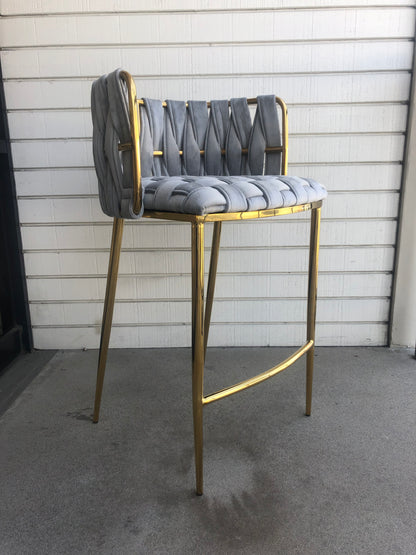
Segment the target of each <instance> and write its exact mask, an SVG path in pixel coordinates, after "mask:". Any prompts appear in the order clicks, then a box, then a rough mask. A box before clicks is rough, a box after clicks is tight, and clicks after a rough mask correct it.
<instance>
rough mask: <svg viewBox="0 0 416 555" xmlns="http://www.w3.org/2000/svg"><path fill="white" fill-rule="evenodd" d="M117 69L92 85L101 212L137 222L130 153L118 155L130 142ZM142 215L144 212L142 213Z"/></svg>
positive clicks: (124, 93) (125, 97)
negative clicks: (122, 144)
mask: <svg viewBox="0 0 416 555" xmlns="http://www.w3.org/2000/svg"><path fill="white" fill-rule="evenodd" d="M120 72H121V70H120V69H117V70H116V71H113V72H112V73H110V74H108V75H104V76H102V77H100V79H98V80H97V81H95V82H94V83H93V85H92V90H91V111H92V122H93V154H94V163H95V169H96V172H97V177H98V187H99V196H100V203H101V208H102V209H103V212H104V213H105V214H107V215H108V216H112V217H116V218H130V219H131V218H139V217H140V216H141V214H142V213H140V214H135V213H134V210H133V199H134V191H133V159H132V152H131V151H124V152H122V153H120V152H119V151H118V145H119V143H120V142H121V143H126V142H130V141H131V133H130V122H129V109H128V95H127V90H126V87H125V84H124V81H123V80H122V79H121V77H120ZM142 211H143V210H142Z"/></svg>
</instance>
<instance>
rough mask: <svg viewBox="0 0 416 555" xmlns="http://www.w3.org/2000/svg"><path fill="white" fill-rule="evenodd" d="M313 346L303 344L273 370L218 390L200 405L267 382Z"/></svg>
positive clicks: (311, 343) (308, 343)
mask: <svg viewBox="0 0 416 555" xmlns="http://www.w3.org/2000/svg"><path fill="white" fill-rule="evenodd" d="M313 344H314V341H313V339H311V340H310V341H308V342H307V343H305V345H303V346H302V347H301V348H300V349H298V350H297V351H296V352H295V353H293V355H291V356H290V357H289V358H287V359H286V360H284V361H283V362H281V363H280V364H278V365H277V366H273V368H270V370H266V371H265V372H262V373H261V374H257V376H254V378H249V379H248V380H244V381H242V382H240V383H237V384H235V385H232V386H230V387H225V388H224V389H220V390H219V391H216V392H215V393H212V394H211V395H208V396H207V397H203V399H202V404H203V405H208V404H209V403H213V402H214V401H218V400H219V399H222V398H223V397H228V396H229V395H233V394H234V393H237V392H238V391H242V390H243V389H247V388H248V387H252V386H253V385H256V384H258V383H260V382H264V380H268V379H269V378H271V377H272V376H274V375H275V374H278V373H279V372H282V371H283V370H286V368H288V367H289V366H291V365H292V364H293V363H294V362H296V361H297V360H298V359H299V358H300V357H301V356H302V355H304V354H305V353H307V352H308V351H309V349H311V348H312V347H313Z"/></svg>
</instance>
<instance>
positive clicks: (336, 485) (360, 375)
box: [0, 348, 416, 555]
mask: <svg viewBox="0 0 416 555" xmlns="http://www.w3.org/2000/svg"><path fill="white" fill-rule="evenodd" d="M289 352H290V349H289V350H288V349H280V348H279V349H277V348H270V349H263V348H260V349H252V348H241V349H240V348H239V349H210V350H209V354H208V358H207V369H206V390H207V391H209V390H212V389H217V388H219V387H222V386H224V385H228V384H230V383H232V382H234V381H238V380H240V379H242V378H243V377H245V376H248V375H250V374H252V373H253V371H257V370H259V371H260V370H263V369H264V368H265V367H268V366H272V365H273V364H275V363H276V362H278V361H279V360H281V359H283V358H284V357H285V356H286V355H287V354H288V353H289ZM96 360H97V352H96V351H87V352H82V351H66V352H58V353H57V354H56V355H55V356H54V357H53V358H52V360H51V361H50V362H49V363H48V364H46V366H45V368H44V369H43V371H42V372H41V373H40V374H39V375H38V376H37V378H35V380H34V381H33V382H32V383H31V384H30V385H29V387H28V388H27V389H26V390H25V391H24V392H23V393H22V394H21V395H20V397H19V398H18V399H17V401H16V402H15V403H14V404H13V406H12V407H11V408H10V409H9V410H8V411H7V412H6V413H5V414H4V415H3V416H2V418H1V419H0V445H1V451H0V468H1V473H0V476H1V477H0V480H1V503H0V553H1V554H2V555H3V554H4V555H9V554H10V555H14V554H19V555H21V554H26V553H27V554H29V553H30V554H47V553H51V554H52V553H53V554H61V553H62V554H72V553H99V554H110V553H117V554H118V553H120V554H130V553H139V554H141V553H145V554H147V553H157V554H164V553H166V554H176V553H177V554H188V553H192V554H193V553H204V554H217V553H221V554H223V553H226V554H234V553H242V554H269V553H270V554H271V553H273V554H275V553H283V554H297V553H299V554H333V553H343V554H344V553H347V554H354V553H364V554H372V553H374V554H377V555H383V554H392V553H404V554H413V553H416V525H415V515H416V464H415V463H416V451H415V446H416V441H415V439H416V426H415V423H416V361H415V360H414V358H413V357H412V355H411V353H410V352H408V351H391V350H388V349H385V348H360V349H356V348H321V349H318V350H317V356H316V376H315V387H314V402H313V412H312V416H311V417H310V418H307V417H305V416H304V415H303V411H304V384H305V380H304V361H300V362H298V363H297V364H296V366H294V367H293V368H291V369H289V370H287V371H286V372H284V373H283V374H281V375H279V376H276V377H275V378H273V379H272V380H269V381H268V382H265V383H263V384H261V385H259V386H257V387H256V388H252V389H250V390H248V391H245V392H243V393H240V394H239V395H237V396H234V397H231V398H229V399H226V400H223V401H220V402H218V403H215V404H213V405H210V406H208V407H206V410H205V495H204V496H203V497H196V496H195V495H194V493H193V488H194V471H193V437H192V418H191V382H190V375H191V373H190V351H189V350H188V349H165V350H156V349H144V350H132V349H126V350H113V351H111V352H110V355H109V362H108V367H107V376H106V381H105V388H104V395H103V404H102V412H101V419H100V422H99V424H97V425H93V424H92V423H91V419H90V415H91V412H92V402H93V395H94V386H95V383H94V382H95V366H96Z"/></svg>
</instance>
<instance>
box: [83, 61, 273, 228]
mask: <svg viewBox="0 0 416 555" xmlns="http://www.w3.org/2000/svg"><path fill="white" fill-rule="evenodd" d="M120 72H121V70H120V69H118V70H115V71H113V72H112V73H110V74H108V75H103V76H102V77H100V79H98V80H97V81H95V82H94V83H93V86H92V93H91V110H92V120H93V152H94V162H95V167H96V172H97V177H98V182H99V194H100V203H101V207H102V209H103V211H104V212H105V214H107V215H109V216H113V217H122V218H137V217H140V216H141V213H140V214H135V213H134V211H133V197H134V194H133V163H132V152H131V151H130V150H126V151H123V152H121V153H120V152H119V151H118V144H119V143H128V142H130V141H131V135H130V123H129V114H128V95H127V89H126V86H125V84H124V81H123V80H122V79H121V77H120ZM140 125H141V131H140V156H141V175H142V176H143V177H150V176H164V175H170V176H175V175H193V176H195V175H225V176H227V175H262V174H263V173H265V174H267V175H279V174H280V173H281V154H280V152H267V153H265V149H266V148H267V147H277V146H281V144H282V142H281V133H280V126H279V118H278V111H277V105H276V99H275V96H274V95H267V96H259V97H257V110H256V114H255V117H254V121H253V124H252V122H251V117H250V111H249V108H248V104H247V100H246V99H245V98H233V99H231V101H230V103H228V101H227V100H213V101H211V106H210V109H208V106H207V103H206V102H203V101H195V100H194V101H189V102H188V103H187V105H186V103H185V102H181V101H173V100H168V101H167V106H166V108H164V107H163V106H162V102H161V101H160V100H151V99H147V98H146V99H144V105H142V106H141V108H140ZM243 149H248V153H243ZM155 150H156V151H163V156H154V155H153V151H155ZM201 150H204V151H205V152H204V154H203V155H201V154H200V151H201ZM179 151H182V152H183V155H182V156H181V155H180V153H179Z"/></svg>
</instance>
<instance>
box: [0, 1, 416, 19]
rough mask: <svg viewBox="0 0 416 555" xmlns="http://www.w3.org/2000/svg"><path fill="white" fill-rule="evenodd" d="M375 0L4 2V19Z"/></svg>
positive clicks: (354, 3)
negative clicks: (18, 16)
mask: <svg viewBox="0 0 416 555" xmlns="http://www.w3.org/2000/svg"><path fill="white" fill-rule="evenodd" d="M374 4H375V2H374V0H330V2H329V1H328V0H314V1H313V2H308V1H306V0H304V1H303V2H302V1H300V0H278V1H277V2H276V1H272V0H210V1H209V2H207V1H206V0H180V2H178V0H153V1H152V2H151V3H149V2H148V0H117V2H114V0H13V1H11V0H2V3H1V8H2V13H3V14H5V15H22V16H25V15H28V14H33V15H34V14H42V15H44V14H57V13H59V14H65V15H66V14H71V13H78V14H86V13H96V14H103V13H111V12H118V13H122V12H129V13H136V12H146V13H148V12H154V13H158V12H172V11H174V12H185V11H194V10H198V11H204V12H209V11H218V10H220V11H222V12H223V11H225V12H228V11H241V10H276V9H280V10H282V9H290V8H296V9H299V8H301V7H304V8H309V9H314V10H315V11H317V10H318V9H324V10H327V9H328V8H330V7H334V6H341V7H342V8H345V7H350V8H357V7H363V6H368V5H370V6H373V5H374ZM377 5H378V6H386V7H391V6H413V5H414V2H413V0H377Z"/></svg>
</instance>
